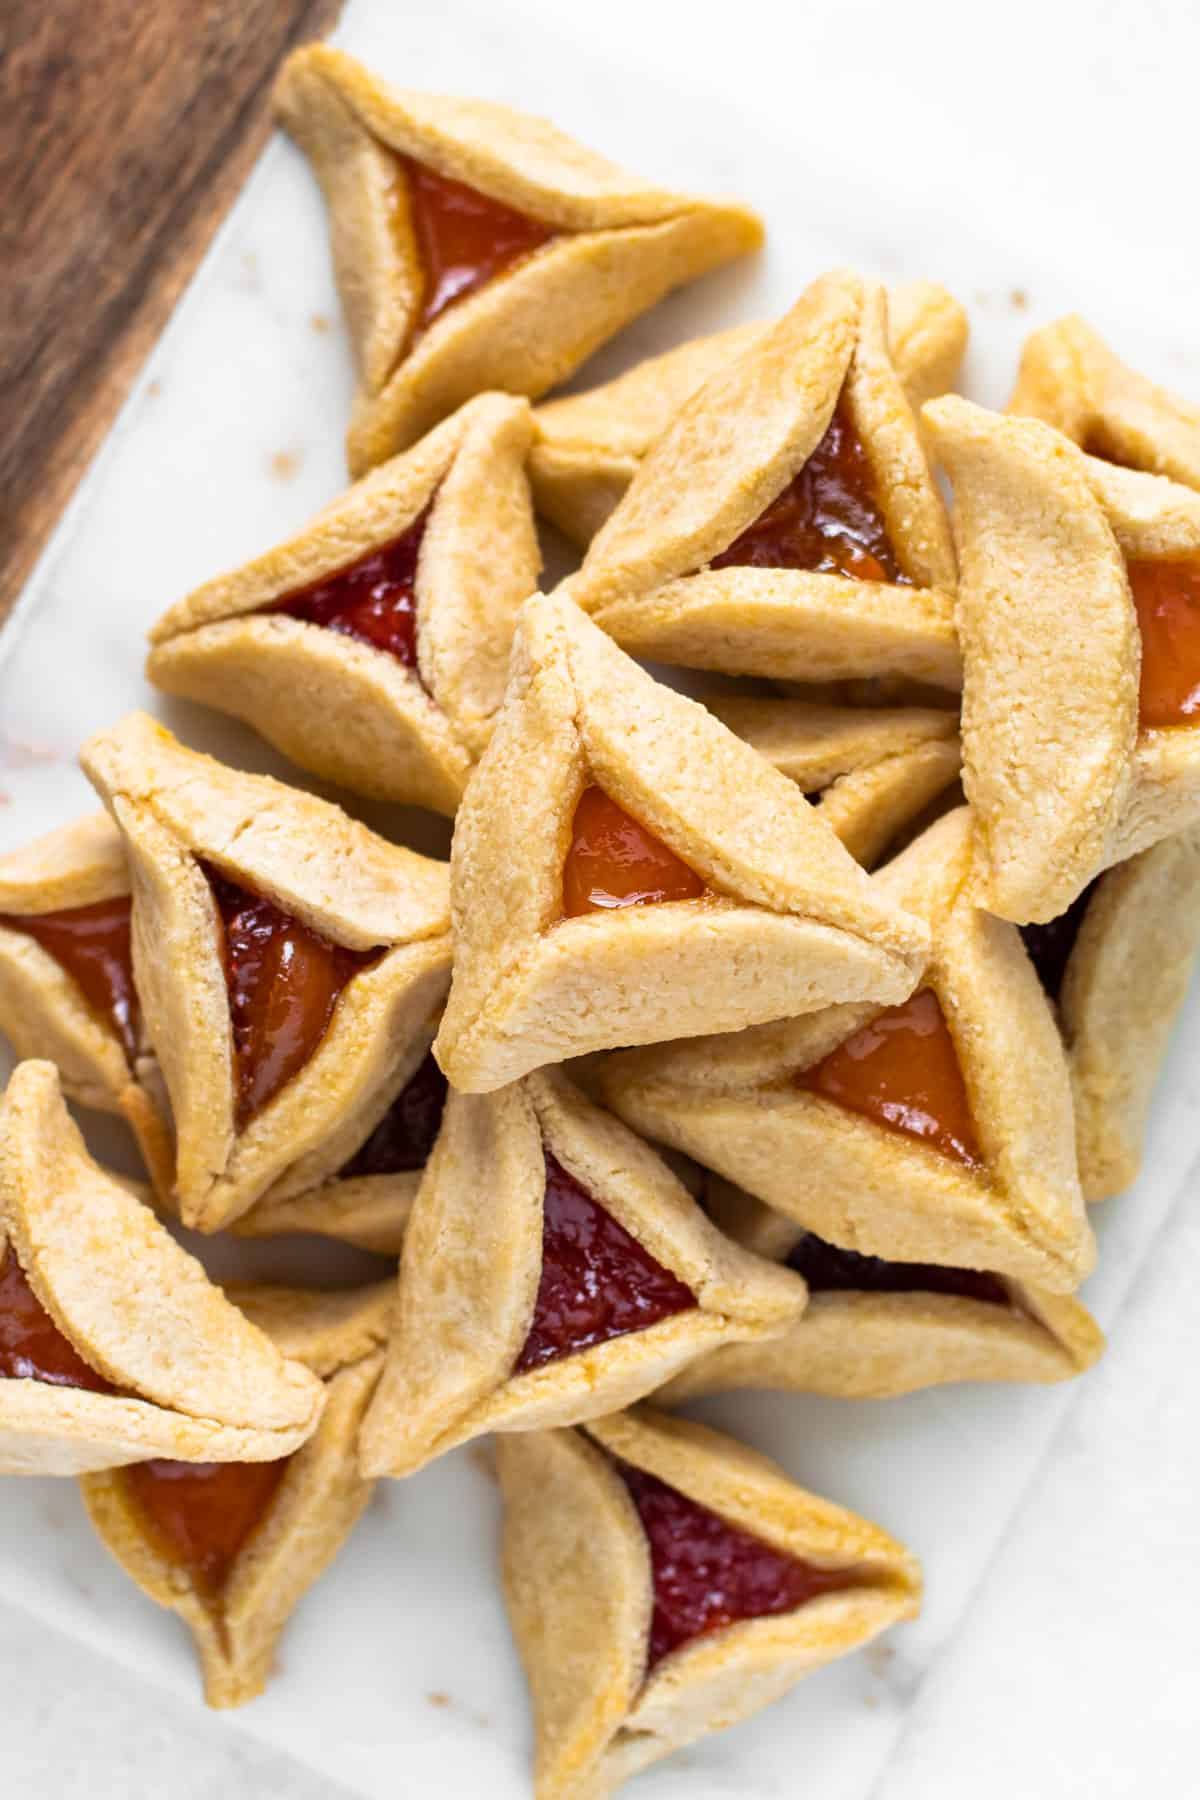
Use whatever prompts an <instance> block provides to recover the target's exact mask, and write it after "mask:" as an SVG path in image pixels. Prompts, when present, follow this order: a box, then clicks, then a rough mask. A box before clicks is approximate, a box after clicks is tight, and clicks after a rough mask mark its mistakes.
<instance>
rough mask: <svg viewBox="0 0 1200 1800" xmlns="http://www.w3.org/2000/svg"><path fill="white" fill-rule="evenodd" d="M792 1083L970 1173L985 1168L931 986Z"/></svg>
mask: <svg viewBox="0 0 1200 1800" xmlns="http://www.w3.org/2000/svg"><path fill="white" fill-rule="evenodd" d="M796 1085H797V1087H800V1088H805V1089H807V1090H808V1091H809V1092H810V1093H814V1094H823V1095H824V1096H825V1097H826V1098H827V1099H829V1100H836V1101H837V1102H838V1104H839V1105H840V1106H844V1107H846V1108H847V1110H848V1111H850V1112H855V1113H861V1114H862V1115H863V1117H864V1118H868V1119H874V1120H875V1121H876V1122H877V1123H878V1124H880V1125H886V1126H889V1127H890V1128H891V1129H892V1130H893V1131H902V1132H905V1133H907V1134H908V1135H909V1136H911V1137H918V1138H922V1139H923V1140H924V1141H925V1142H926V1143H927V1144H928V1145H929V1146H930V1148H931V1149H934V1150H940V1151H941V1153H942V1155H943V1156H951V1157H954V1158H955V1159H956V1160H957V1161H958V1162H961V1163H966V1164H967V1165H968V1167H970V1168H982V1166H983V1158H982V1156H981V1155H980V1152H979V1145H978V1142H977V1140H976V1137H975V1125H974V1121H973V1120H972V1118H971V1108H970V1105H969V1103H968V1101H967V1090H966V1086H965V1084H964V1082H963V1078H962V1070H961V1068H960V1067H959V1062H958V1054H957V1052H956V1050H955V1048H954V1039H953V1038H952V1037H951V1036H950V1028H949V1026H948V1025H947V1024H946V1017H945V1014H944V1013H943V1012H942V1009H941V1006H940V1005H939V1004H938V998H937V995H936V994H935V993H934V992H933V990H932V988H922V989H921V990H920V992H919V993H916V994H914V995H913V996H912V998H911V999H910V1000H906V1001H905V1002H904V1004H903V1005H902V1006H890V1007H888V1009H887V1011H886V1012H882V1013H880V1014H879V1017H878V1018H876V1019H872V1020H871V1023H870V1024H869V1025H864V1026H863V1027H862V1029H861V1031H856V1032H855V1033H854V1035H853V1036H852V1037H849V1038H847V1039H846V1042H845V1043H844V1044H841V1045H839V1047H838V1048H837V1049H836V1050H835V1051H834V1052H833V1053H832V1055H830V1056H827V1057H826V1058H825V1060H824V1061H823V1062H819V1063H817V1064H816V1066H815V1067H814V1068H811V1069H805V1070H803V1071H802V1073H801V1074H800V1075H799V1076H797V1078H796Z"/></svg>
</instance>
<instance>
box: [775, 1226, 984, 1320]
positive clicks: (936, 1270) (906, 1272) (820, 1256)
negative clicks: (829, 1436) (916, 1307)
mask: <svg viewBox="0 0 1200 1800" xmlns="http://www.w3.org/2000/svg"><path fill="white" fill-rule="evenodd" d="M787 1260H788V1266H789V1267H790V1268H793V1269H795V1270H796V1271H797V1273H798V1274H800V1275H803V1277H804V1279H805V1281H807V1283H808V1285H809V1287H810V1288H811V1289H812V1291H813V1293H814V1294H825V1293H830V1292H833V1291H835V1290H837V1291H841V1292H853V1293H867V1294H959V1295H962V1297H963V1298H964V1299H967V1300H987V1301H990V1302H991V1304H993V1305H995V1306H1007V1305H1008V1289H1007V1288H1006V1287H1005V1285H1004V1283H1003V1281H1001V1279H1000V1277H999V1276H998V1275H989V1274H988V1273H987V1272H986V1271H985V1270H983V1269H944V1268H942V1267H941V1266H940V1265H939V1264H937V1263H906V1262H886V1261H885V1260H884V1258H883V1257H882V1256H860V1255H859V1253H858V1251H857V1250H842V1249H839V1247H838V1246H837V1245H836V1244H827V1243H826V1242H825V1239H824V1238H819V1237H818V1236H817V1235H816V1233H815V1232H812V1231H806V1232H805V1234H804V1236H803V1237H802V1238H801V1239H800V1241H799V1243H798V1244H797V1245H796V1247H795V1249H794V1250H793V1251H792V1253H791V1255H790V1256H789V1257H788V1259H787Z"/></svg>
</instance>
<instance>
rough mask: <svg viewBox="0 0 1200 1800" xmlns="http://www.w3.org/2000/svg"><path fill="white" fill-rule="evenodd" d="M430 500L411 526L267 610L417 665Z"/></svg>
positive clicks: (408, 664)
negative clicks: (421, 563)
mask: <svg viewBox="0 0 1200 1800" xmlns="http://www.w3.org/2000/svg"><path fill="white" fill-rule="evenodd" d="M430 504H431V505H432V502H431V503H430ZM429 510H430V509H429V507H428V506H427V507H426V508H425V510H424V512H423V513H421V514H420V515H419V517H418V518H416V519H414V520H413V522H412V524H411V525H410V526H409V527H408V530H407V531H404V532H402V533H401V535H400V536H399V537H398V538H394V539H393V540H392V542H391V543H390V544H385V545H384V546H383V548H382V549H381V550H372V552H371V553H370V555H369V556H364V557H363V558H362V559H361V560H360V561H359V562H356V563H351V564H350V566H349V568H346V569H339V570H338V571H337V573H336V574H335V575H324V576H322V578H321V580H320V581H314V582H313V583H312V585H311V586H310V587H306V588H301V589H300V590H299V591H298V592H297V593H295V594H289V595H288V596H287V598H286V599H284V600H279V601H276V602H275V604H274V605H272V606H265V607H264V608H263V609H262V610H263V611H264V612H268V613H286V615H287V616H288V618H290V619H301V620H303V621H304V623H305V624H306V625H322V626H324V628H325V629H326V630H327V631H336V632H339V633H340V634H341V636H342V637H351V638H357V640H358V641H359V643H360V644H369V645H370V646H371V648H372V649H373V650H384V651H386V652H387V654H388V655H389V656H394V657H395V658H396V661H397V662H401V663H403V664H404V666H405V668H406V669H415V668H416V666H417V593H416V589H417V561H418V559H419V557H420V554H421V541H422V539H423V538H424V536H425V527H426V525H427V524H428V522H429Z"/></svg>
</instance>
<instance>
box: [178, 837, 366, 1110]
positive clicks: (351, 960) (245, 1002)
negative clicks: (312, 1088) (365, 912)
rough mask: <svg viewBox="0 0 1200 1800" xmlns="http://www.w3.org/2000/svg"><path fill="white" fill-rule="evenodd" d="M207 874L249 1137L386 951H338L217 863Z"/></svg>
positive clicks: (239, 1092)
mask: <svg viewBox="0 0 1200 1800" xmlns="http://www.w3.org/2000/svg"><path fill="white" fill-rule="evenodd" d="M201 868H202V869H203V871H204V874H205V876H206V878H207V880H208V884H209V887H210V888H211V889H212V896H213V900H214V902H215V903H216V907H217V911H218V913H219V914H220V918H221V924H222V927H223V944H222V949H223V962H224V966H225V986H226V989H227V991H228V994H229V1015H230V1021H231V1024H232V1027H233V1061H234V1088H235V1092H236V1097H237V1107H236V1110H237V1125H238V1130H239V1131H241V1130H244V1129H245V1127H246V1126H247V1125H248V1124H249V1122H250V1120H251V1119H252V1118H253V1117H254V1116H255V1114H256V1113H258V1112H260V1111H261V1109H262V1108H263V1107H264V1106H265V1105H266V1104H267V1101H268V1100H272V1099H273V1098H274V1097H275V1095H276V1094H277V1093H278V1092H279V1091H280V1089H281V1088H283V1087H285V1086H286V1085H287V1083H288V1082H289V1081H290V1080H291V1079H292V1077H293V1076H294V1075H297V1074H298V1073H299V1072H300V1070H301V1069H302V1068H303V1067H304V1065H305V1063H306V1062H307V1061H308V1059H309V1057H310V1056H311V1055H312V1054H313V1052H314V1051H315V1050H316V1048H317V1046H318V1044H319V1043H320V1042H321V1039H322V1038H323V1037H324V1036H325V1033H326V1031H328V1029H329V1025H330V1021H331V1020H332V1018H333V1014H334V1009H335V1008H336V1006H337V1003H338V1001H339V999H340V998H341V995H342V990H343V989H344V988H345V987H346V985H347V983H348V982H350V981H351V980H352V979H353V978H354V976H355V975H357V974H358V973H359V971H360V970H361V969H364V968H367V967H368V966H369V965H370V964H371V963H373V962H376V961H378V959H379V956H380V955H381V952H380V951H378V950H347V949H345V948H344V947H343V946H342V945H341V944H331V943H330V942H329V940H328V939H327V938H324V937H322V936H321V935H320V933H319V932H316V931H313V930H311V929H310V928H309V927H308V926H307V925H303V924H301V922H300V920H299V919H297V918H294V917H293V916H292V914H291V913H286V912H284V911H283V910H282V908H281V907H278V906H276V905H275V903H274V901H272V900H268V899H266V898H265V897H264V896H263V895H261V894H253V893H250V892H249V891H248V890H247V889H246V888H243V887H239V886H238V885H237V883H236V882H233V881H231V880H230V879H229V877H228V876H227V875H223V874H221V872H220V871H219V870H218V869H214V868H213V867H211V865H209V864H204V863H202V864H201Z"/></svg>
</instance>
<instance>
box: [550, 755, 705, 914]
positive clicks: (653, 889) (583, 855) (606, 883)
mask: <svg viewBox="0 0 1200 1800" xmlns="http://www.w3.org/2000/svg"><path fill="white" fill-rule="evenodd" d="M707 892H708V889H707V888H706V887H705V885H704V883H703V881H701V879H700V877H699V875H697V874H696V873H695V871H694V870H692V869H689V868H688V866H687V864H686V863H685V862H682V861H681V860H680V859H679V857H677V856H676V854H675V852H674V851H673V850H668V848H667V846H666V845H665V844H664V843H662V842H660V840H659V839H658V838H656V837H655V836H654V834H653V832H650V831H647V830H646V827H645V826H644V825H641V824H639V823H638V821H637V820H636V819H634V818H631V817H630V815H629V814H628V813H627V812H625V811H624V810H623V808H621V807H619V806H618V805H617V803H616V801H615V800H610V799H609V797H608V795H607V794H606V793H605V792H604V789H603V788H598V787H587V788H584V790H583V793H582V794H581V795H580V798H579V805H578V806H577V807H576V808H575V818H574V822H573V824H572V826H571V848H570V849H569V850H568V851H567V860H566V862H565V864H564V865H563V912H564V913H565V914H566V916H567V918H568V919H577V918H578V917H579V916H580V914H581V913H590V912H602V911H604V910H605V909H606V908H608V907H615V906H646V905H648V904H649V903H651V902H652V901H658V900H698V899H699V898H700V896H701V895H702V894H706V893H707Z"/></svg>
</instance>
